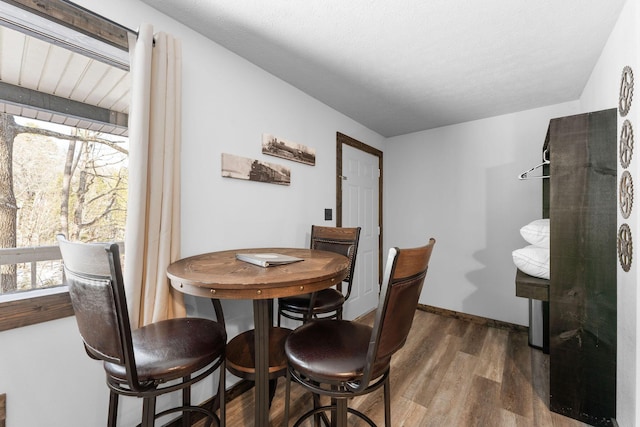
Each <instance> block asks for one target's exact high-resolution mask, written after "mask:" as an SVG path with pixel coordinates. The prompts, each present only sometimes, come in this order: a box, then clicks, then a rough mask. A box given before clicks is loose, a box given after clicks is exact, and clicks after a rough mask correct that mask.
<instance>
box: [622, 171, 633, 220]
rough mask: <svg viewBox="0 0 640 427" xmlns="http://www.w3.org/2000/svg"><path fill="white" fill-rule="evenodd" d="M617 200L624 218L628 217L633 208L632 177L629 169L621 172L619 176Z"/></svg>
mask: <svg viewBox="0 0 640 427" xmlns="http://www.w3.org/2000/svg"><path fill="white" fill-rule="evenodd" d="M618 201H619V203H620V213H621V214H622V217H623V218H624V219H627V218H629V216H630V215H631V209H633V179H631V174H630V173H629V171H624V172H622V176H621V177H620V188H619V190H618Z"/></svg>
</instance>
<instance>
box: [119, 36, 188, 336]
mask: <svg viewBox="0 0 640 427" xmlns="http://www.w3.org/2000/svg"><path fill="white" fill-rule="evenodd" d="M154 39H155V42H154ZM181 54H182V52H181V44H180V41H179V40H176V39H174V38H173V37H171V36H170V35H167V34H164V33H158V34H155V36H154V34H153V27H152V26H151V25H143V26H141V27H140V29H139V31H138V38H137V40H136V41H135V44H134V47H133V49H132V52H131V88H132V89H131V107H130V111H129V147H130V148H129V198H128V202H127V222H126V229H125V245H126V251H125V260H124V273H123V274H124V281H125V286H126V291H127V303H128V306H129V315H130V317H131V325H132V327H133V328H137V327H141V326H144V325H146V324H149V323H151V322H156V321H159V320H164V319H169V318H174V317H183V316H184V315H185V308H184V301H183V298H182V294H181V293H179V292H176V291H174V290H173V289H172V288H171V285H170V283H169V280H168V279H167V275H166V270H167V266H168V265H169V264H170V263H171V262H173V261H175V260H177V259H178V258H179V256H180V144H181V114H182V105H181V90H182V87H181V77H182V75H181V74H182V73H181V66H182V58H181Z"/></svg>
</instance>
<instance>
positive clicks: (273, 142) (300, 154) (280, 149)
mask: <svg viewBox="0 0 640 427" xmlns="http://www.w3.org/2000/svg"><path fill="white" fill-rule="evenodd" d="M262 153H263V154H268V155H269V156H276V157H280V158H282V159H287V160H293V161H294V162H299V163H304V164H306V165H311V166H315V164H316V150H315V149H313V148H309V147H307V146H305V145H302V144H296V143H295V142H291V141H287V140H285V139H281V138H276V137H275V136H273V135H269V134H267V133H263V134H262Z"/></svg>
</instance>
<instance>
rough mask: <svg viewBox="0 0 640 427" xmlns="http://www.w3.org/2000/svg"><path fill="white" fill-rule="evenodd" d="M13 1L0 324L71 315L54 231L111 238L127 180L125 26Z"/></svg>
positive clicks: (0, 53)
mask: <svg viewBox="0 0 640 427" xmlns="http://www.w3.org/2000/svg"><path fill="white" fill-rule="evenodd" d="M13 3H18V4H21V3H24V4H25V6H22V8H17V7H15V6H12V5H9V4H6V3H3V2H0V9H2V10H0V12H1V13H0V330H5V329H10V328H14V327H19V326H25V325H29V324H33V323H37V322H41V321H47V320H52V319H55V318H59V317H63V316H68V315H71V314H73V310H72V308H71V305H70V301H69V296H68V292H67V291H66V288H65V287H63V286H61V285H62V269H61V263H60V253H59V250H58V248H57V246H56V245H55V235H56V234H57V233H58V232H63V233H65V234H66V235H67V236H69V237H70V238H71V239H81V240H84V241H92V240H94V241H96V240H100V241H104V240H110V241H114V240H115V241H122V240H123V239H124V219H125V214H126V191H127V176H128V174H127V157H128V138H127V121H128V117H127V113H128V96H129V86H130V83H129V73H128V52H127V48H126V46H127V40H128V35H129V33H130V31H128V30H126V29H123V28H121V27H119V26H117V25H115V24H113V23H111V22H110V21H108V20H105V19H104V18H100V17H96V16H95V15H92V14H91V13H89V12H87V11H86V10H84V9H81V8H78V7H77V6H74V5H72V4H71V3H67V2H64V1H62V0H53V1H49V2H47V9H46V11H45V12H42V11H41V10H37V11H36V10H33V11H29V12H34V13H25V10H24V9H28V8H29V6H28V3H29V2H22V1H21V0H17V1H16V2H12V4H13ZM6 8H9V9H6ZM47 13H48V14H49V15H47ZM43 14H44V15H45V16H44V19H43V16H42V15H43ZM65 14H66V15H65ZM78 14H82V15H83V18H86V19H83V20H78V19H66V18H65V16H69V15H75V16H77V15H78ZM25 17H26V18H25ZM79 21H82V22H81V23H80V25H83V26H84V27H83V28H72V29H70V28H68V27H67V26H64V25H63V26H61V25H58V24H60V23H64V22H79ZM87 34H101V35H102V36H101V37H102V40H98V39H96V38H94V37H91V36H87ZM105 35H106V36H105ZM105 37H107V38H108V40H105ZM105 42H106V43H105ZM8 46H10V48H5V47H8Z"/></svg>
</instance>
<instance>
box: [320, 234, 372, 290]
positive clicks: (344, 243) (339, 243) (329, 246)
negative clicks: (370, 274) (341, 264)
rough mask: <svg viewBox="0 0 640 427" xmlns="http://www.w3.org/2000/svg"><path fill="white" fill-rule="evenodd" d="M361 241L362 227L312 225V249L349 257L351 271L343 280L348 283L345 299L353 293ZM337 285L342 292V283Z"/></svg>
mask: <svg viewBox="0 0 640 427" xmlns="http://www.w3.org/2000/svg"><path fill="white" fill-rule="evenodd" d="M359 241H360V227H322V226H319V225H312V226H311V249H318V250H321V251H328V252H335V253H339V254H340V255H344V256H346V257H347V258H349V272H348V274H347V277H345V278H344V281H343V282H344V283H346V284H347V291H346V293H344V298H345V300H347V299H348V298H349V295H350V294H351V287H352V284H353V273H354V271H355V268H356V257H357V255H358V243H359ZM336 287H337V289H338V290H339V291H340V292H342V286H341V284H338V285H337V286H336Z"/></svg>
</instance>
